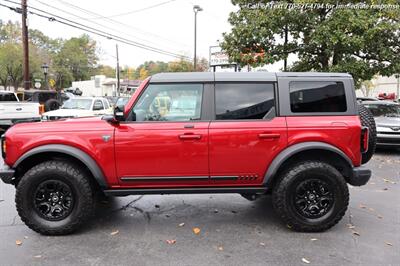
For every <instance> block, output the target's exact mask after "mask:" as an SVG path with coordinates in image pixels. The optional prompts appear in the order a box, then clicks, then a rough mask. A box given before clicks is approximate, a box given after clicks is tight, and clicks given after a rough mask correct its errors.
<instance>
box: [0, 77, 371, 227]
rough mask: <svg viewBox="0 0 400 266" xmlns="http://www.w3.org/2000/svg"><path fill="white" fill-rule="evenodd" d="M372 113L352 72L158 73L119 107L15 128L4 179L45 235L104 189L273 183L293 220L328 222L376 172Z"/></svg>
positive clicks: (79, 215) (261, 188) (269, 187)
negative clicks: (361, 103) (362, 103)
mask: <svg viewBox="0 0 400 266" xmlns="http://www.w3.org/2000/svg"><path fill="white" fill-rule="evenodd" d="M359 108H362V109H360V110H359ZM360 118H361V119H360ZM373 123H374V122H373V118H372V117H371V116H370V113H368V111H367V110H365V108H363V107H358V105H357V103H356V97H355V93H354V85H353V80H352V77H351V76H350V75H348V74H335V73H264V72H263V73H169V74H158V75H155V76H153V77H151V78H149V79H147V80H146V81H144V82H143V83H142V85H141V87H140V88H139V89H137V90H136V92H135V94H134V95H133V96H132V98H131V99H130V101H129V102H128V103H127V104H126V106H125V107H123V106H117V107H116V110H115V113H114V115H113V116H104V117H102V118H99V117H97V118H96V117H93V118H77V119H66V120H61V121H52V122H38V123H25V124H18V125H15V126H13V127H12V128H11V129H9V130H8V131H7V132H6V134H5V136H3V138H2V152H3V157H4V160H5V164H6V167H5V168H4V169H2V170H1V171H0V177H1V179H2V180H3V181H4V182H5V183H10V184H13V185H15V186H16V206H17V210H18V213H19V215H20V216H21V219H22V220H23V221H24V222H25V224H26V225H27V226H29V227H30V228H31V229H33V230H35V231H37V232H39V233H42V234H50V235H57V234H67V233H70V232H72V231H74V230H76V229H77V228H79V226H81V224H82V223H84V222H85V221H86V220H87V219H88V218H89V217H90V215H91V214H92V213H93V211H94V209H95V203H96V197H97V196H99V195H104V194H105V195H107V196H126V195H133V194H174V193H240V194H241V195H243V196H244V197H246V198H247V199H250V200H254V199H256V198H257V197H258V196H261V195H264V194H268V193H271V194H272V198H273V205H274V207H275V209H276V211H277V213H278V214H279V215H280V216H281V217H282V219H283V220H284V222H285V223H286V224H287V225H288V226H289V227H290V228H292V229H294V230H298V231H323V230H326V229H328V228H330V227H332V226H333V225H335V224H336V223H337V222H338V221H339V220H340V219H341V218H342V217H343V215H344V214H345V212H346V209H347V206H348V202H349V191H348V187H347V184H351V185H354V186H360V185H364V184H366V183H367V181H368V180H369V178H370V176H371V171H370V170H368V169H365V168H363V167H362V166H361V165H362V164H363V163H365V162H367V161H368V160H369V159H370V158H371V156H372V154H373V152H374V146H375V142H374V141H375V136H374V134H375V133H374V132H375V126H374V124H373ZM368 146H369V149H368Z"/></svg>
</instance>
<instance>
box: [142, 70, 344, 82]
mask: <svg viewBox="0 0 400 266" xmlns="http://www.w3.org/2000/svg"><path fill="white" fill-rule="evenodd" d="M279 77H341V78H351V75H350V74H347V73H321V72H276V73H274V72H176V73H159V74H155V75H153V76H152V77H151V79H150V82H151V83H164V82H213V81H217V82H219V81H220V82H224V81H225V82H227V81H239V82H240V81H252V82H266V81H269V82H276V81H277V79H278V78H279Z"/></svg>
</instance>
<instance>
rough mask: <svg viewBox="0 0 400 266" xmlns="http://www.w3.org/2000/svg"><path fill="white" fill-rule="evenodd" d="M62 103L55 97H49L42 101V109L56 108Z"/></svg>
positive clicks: (50, 109) (47, 110) (51, 109)
mask: <svg viewBox="0 0 400 266" xmlns="http://www.w3.org/2000/svg"><path fill="white" fill-rule="evenodd" d="M61 105H62V104H61V103H60V102H59V101H58V100H56V99H49V100H47V102H45V103H44V110H45V111H46V112H49V111H53V110H57V109H59V108H60V106H61Z"/></svg>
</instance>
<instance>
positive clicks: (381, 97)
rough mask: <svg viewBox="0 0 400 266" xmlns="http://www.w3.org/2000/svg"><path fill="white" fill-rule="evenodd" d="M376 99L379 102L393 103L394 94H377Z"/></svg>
mask: <svg viewBox="0 0 400 266" xmlns="http://www.w3.org/2000/svg"><path fill="white" fill-rule="evenodd" d="M378 98H379V100H391V101H395V100H396V93H394V92H392V93H385V92H382V93H379V94H378Z"/></svg>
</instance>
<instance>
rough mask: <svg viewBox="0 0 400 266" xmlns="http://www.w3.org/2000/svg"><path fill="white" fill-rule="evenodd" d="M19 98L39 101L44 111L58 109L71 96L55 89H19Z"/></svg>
mask: <svg viewBox="0 0 400 266" xmlns="http://www.w3.org/2000/svg"><path fill="white" fill-rule="evenodd" d="M17 96H18V99H19V100H20V101H23V102H34V103H39V104H40V106H41V108H42V112H48V111H52V110H57V109H58V108H60V106H61V105H62V104H63V103H64V102H65V101H66V100H68V99H69V98H70V97H69V96H68V95H67V94H65V93H62V92H58V91H54V90H33V89H31V90H19V91H18V92H17Z"/></svg>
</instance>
